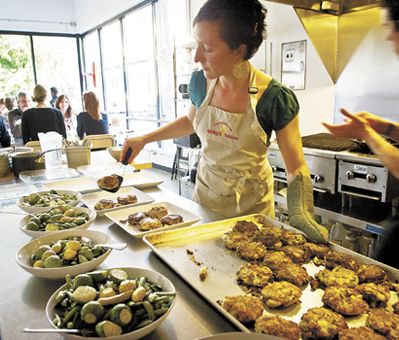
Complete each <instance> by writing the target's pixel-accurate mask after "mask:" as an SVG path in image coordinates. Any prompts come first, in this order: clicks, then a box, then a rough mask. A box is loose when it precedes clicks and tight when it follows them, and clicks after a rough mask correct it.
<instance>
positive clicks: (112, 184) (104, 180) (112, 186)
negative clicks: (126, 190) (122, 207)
mask: <svg viewBox="0 0 399 340" xmlns="http://www.w3.org/2000/svg"><path fill="white" fill-rule="evenodd" d="M122 182H123V177H122V176H118V175H115V174H113V175H110V176H104V177H101V178H100V179H98V180H97V185H98V187H99V188H100V189H101V190H106V191H110V192H117V191H118V190H119V188H120V187H121V184H122Z"/></svg>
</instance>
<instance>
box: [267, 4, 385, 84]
mask: <svg viewBox="0 0 399 340" xmlns="http://www.w3.org/2000/svg"><path fill="white" fill-rule="evenodd" d="M269 1H271V2H276V3H280V4H284V5H290V6H292V7H293V8H294V10H295V12H296V14H297V15H298V17H299V19H300V21H301V23H302V25H303V26H304V28H305V30H306V32H307V34H308V35H309V38H310V39H311V41H312V43H313V45H314V46H315V48H316V50H317V52H318V54H319V56H320V58H321V60H322V61H323V64H324V66H325V67H326V69H327V71H328V73H329V75H330V77H331V79H332V80H333V82H334V83H336V81H337V80H338V78H339V76H340V75H341V73H342V71H343V70H344V68H345V66H346V64H347V62H348V61H349V60H350V58H351V56H352V55H353V53H354V52H355V50H356V48H357V47H358V45H359V44H360V43H361V41H362V40H363V39H364V37H365V36H366V35H367V33H368V32H369V31H370V29H371V28H373V27H375V26H376V25H379V22H380V1H378V0H332V1H315V0H269Z"/></svg>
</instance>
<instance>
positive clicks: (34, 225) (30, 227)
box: [25, 222, 39, 231]
mask: <svg viewBox="0 0 399 340" xmlns="http://www.w3.org/2000/svg"><path fill="white" fill-rule="evenodd" d="M25 228H26V229H27V230H33V231H38V230H39V225H38V224H37V223H35V222H28V223H27V224H26V226H25Z"/></svg>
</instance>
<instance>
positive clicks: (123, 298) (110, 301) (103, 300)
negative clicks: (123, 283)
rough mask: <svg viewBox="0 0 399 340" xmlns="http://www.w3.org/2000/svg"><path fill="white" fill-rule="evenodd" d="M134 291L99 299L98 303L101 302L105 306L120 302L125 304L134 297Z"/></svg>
mask: <svg viewBox="0 0 399 340" xmlns="http://www.w3.org/2000/svg"><path fill="white" fill-rule="evenodd" d="M132 293H133V290H128V291H126V292H123V293H120V294H117V295H114V296H110V297H102V298H99V299H98V302H100V303H101V304H102V305H103V306H106V305H114V304H117V303H120V302H125V301H126V300H129V299H130V297H131V296H132Z"/></svg>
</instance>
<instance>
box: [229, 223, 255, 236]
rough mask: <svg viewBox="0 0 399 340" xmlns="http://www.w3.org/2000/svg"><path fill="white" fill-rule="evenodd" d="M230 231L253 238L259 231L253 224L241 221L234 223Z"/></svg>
mask: <svg viewBox="0 0 399 340" xmlns="http://www.w3.org/2000/svg"><path fill="white" fill-rule="evenodd" d="M232 230H233V231H237V232H239V233H244V234H246V235H247V236H254V235H255V234H256V233H257V232H258V231H259V228H258V226H257V225H256V224H255V223H253V222H248V221H244V220H241V221H237V222H236V224H235V225H234V226H233V228H232Z"/></svg>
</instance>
